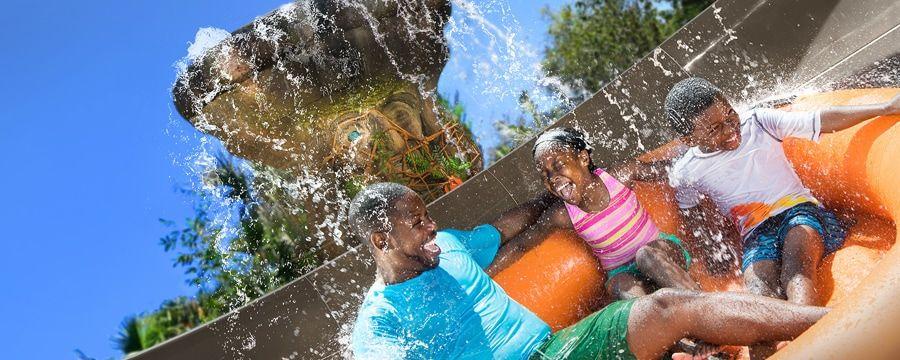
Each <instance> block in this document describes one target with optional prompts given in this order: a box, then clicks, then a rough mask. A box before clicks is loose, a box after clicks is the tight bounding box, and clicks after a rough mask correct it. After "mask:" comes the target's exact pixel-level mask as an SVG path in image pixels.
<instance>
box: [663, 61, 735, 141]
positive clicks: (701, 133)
mask: <svg viewBox="0 0 900 360" xmlns="http://www.w3.org/2000/svg"><path fill="white" fill-rule="evenodd" d="M666 117H667V118H668V120H669V124H670V125H671V126H672V129H674V130H675V131H676V132H678V134H679V136H680V137H681V141H682V142H684V143H685V144H686V145H688V146H697V147H700V149H701V150H704V151H717V150H734V149H736V148H737V147H738V146H739V145H740V144H741V129H740V121H741V120H740V118H739V117H738V114H737V112H735V111H734V109H733V108H732V107H731V104H729V103H728V99H726V98H725V95H724V94H723V93H722V90H719V88H717V87H716V86H715V85H713V84H711V83H710V82H709V81H706V80H705V79H702V78H698V77H693V78H688V79H684V80H681V81H679V82H678V83H677V84H675V86H673V87H672V90H670V91H669V95H668V96H666Z"/></svg>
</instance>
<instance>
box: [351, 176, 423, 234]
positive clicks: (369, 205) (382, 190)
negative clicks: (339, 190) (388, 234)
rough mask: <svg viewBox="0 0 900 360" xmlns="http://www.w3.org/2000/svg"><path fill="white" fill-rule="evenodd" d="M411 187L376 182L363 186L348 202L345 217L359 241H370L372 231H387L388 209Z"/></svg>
mask: <svg viewBox="0 0 900 360" xmlns="http://www.w3.org/2000/svg"><path fill="white" fill-rule="evenodd" d="M412 192H413V191H412V189H410V188H408V187H406V186H403V185H400V184H395V183H387V182H383V183H376V184H372V185H369V186H366V187H365V188H363V189H362V190H361V191H360V192H359V193H358V194H356V196H355V197H353V200H352V201H351V202H350V209H349V210H348V211H347V218H348V221H349V222H350V231H351V232H353V235H355V236H356V237H357V238H359V239H360V241H362V242H364V243H367V244H368V243H370V241H369V237H371V236H372V233H373V232H378V231H389V230H390V220H389V219H388V216H389V215H390V210H391V209H393V208H394V204H396V203H397V200H399V199H400V198H401V197H403V195H406V194H409V193H412Z"/></svg>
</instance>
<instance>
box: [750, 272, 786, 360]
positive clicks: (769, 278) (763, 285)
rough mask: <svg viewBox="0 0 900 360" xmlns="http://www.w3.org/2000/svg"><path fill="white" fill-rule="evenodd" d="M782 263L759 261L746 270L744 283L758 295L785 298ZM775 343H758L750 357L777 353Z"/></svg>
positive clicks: (753, 347) (752, 348) (764, 356)
mask: <svg viewBox="0 0 900 360" xmlns="http://www.w3.org/2000/svg"><path fill="white" fill-rule="evenodd" d="M780 265H781V264H779V263H778V262H776V261H774V260H762V261H757V262H755V263H753V264H752V265H750V266H749V267H748V268H747V270H746V271H744V283H745V284H746V285H747V290H749V291H750V293H753V294H756V295H762V296H767V297H771V298H775V299H784V295H783V294H784V292H782V290H781V282H780V281H779V274H780V272H781V266H780ZM775 345H776V344H775V343H764V344H756V345H755V346H751V347H750V358H751V359H753V360H756V359H766V358H768V357H770V356H772V354H774V353H775V351H776V348H775Z"/></svg>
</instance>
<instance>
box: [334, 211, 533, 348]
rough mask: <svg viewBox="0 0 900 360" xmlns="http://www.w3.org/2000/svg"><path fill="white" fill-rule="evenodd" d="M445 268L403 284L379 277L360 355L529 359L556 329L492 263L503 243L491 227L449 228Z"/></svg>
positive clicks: (355, 341) (362, 320)
mask: <svg viewBox="0 0 900 360" xmlns="http://www.w3.org/2000/svg"><path fill="white" fill-rule="evenodd" d="M435 242H436V243H437V244H438V246H440V247H441V254H440V256H439V259H440V261H439V262H438V266H437V267H436V268H434V269H432V270H428V271H426V272H424V273H422V274H421V275H419V276H417V277H415V278H412V279H409V280H407V281H404V282H402V283H399V284H391V285H384V283H382V282H381V281H378V282H376V283H375V284H374V285H372V288H371V289H369V292H368V293H367V294H366V298H365V300H364V301H363V304H362V306H360V310H359V315H358V317H357V319H356V325H355V326H354V328H353V335H352V339H351V347H352V349H353V353H354V356H355V357H356V358H357V359H457V358H466V359H491V358H494V359H526V358H528V357H529V356H531V354H532V353H533V352H534V351H535V350H536V349H537V348H538V346H539V345H540V344H541V342H542V341H543V340H544V339H545V338H547V336H548V335H549V334H550V327H549V326H547V324H546V323H544V322H543V321H541V319H540V318H538V317H537V316H536V315H534V313H532V312H531V311H529V310H528V309H526V308H525V307H523V306H522V305H519V303H517V302H515V301H514V300H512V299H510V298H509V296H508V295H506V292H504V291H503V289H502V288H500V286H499V285H497V283H495V282H494V280H492V279H491V278H490V277H489V276H488V275H487V273H485V272H484V268H486V267H487V266H488V265H490V263H491V261H493V260H494V256H496V255H497V249H498V248H499V246H500V233H499V232H498V231H497V229H496V228H494V227H493V226H491V225H481V226H478V227H476V228H475V229H473V230H472V231H459V230H443V231H439V232H438V233H437V238H436V239H435Z"/></svg>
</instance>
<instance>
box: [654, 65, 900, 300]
mask: <svg viewBox="0 0 900 360" xmlns="http://www.w3.org/2000/svg"><path fill="white" fill-rule="evenodd" d="M665 106H666V115H667V117H668V120H669V123H670V125H671V126H672V128H673V129H674V130H675V131H676V132H678V134H679V135H680V139H681V141H682V142H684V144H686V145H687V146H689V147H690V149H688V151H687V152H686V153H685V154H684V155H683V156H682V157H681V158H680V159H678V160H676V161H675V162H674V163H673V165H672V168H671V170H670V173H669V182H670V184H671V185H672V186H673V187H674V188H675V189H676V199H677V201H678V206H679V207H680V208H681V209H682V214H683V215H684V220H685V226H686V227H687V228H688V229H689V230H691V231H688V232H689V233H690V232H692V230H693V229H696V228H697V227H702V224H700V222H702V221H703V220H702V217H701V216H697V215H699V214H698V211H697V209H698V207H697V205H698V204H699V203H700V200H701V198H702V197H709V198H710V199H711V200H712V201H713V202H714V203H715V204H716V206H717V207H718V209H719V211H720V212H722V213H723V214H724V215H725V216H726V217H729V218H730V219H731V220H733V221H734V222H735V225H736V226H737V228H738V231H739V233H740V234H741V237H742V241H743V245H744V246H743V248H744V249H743V260H742V264H741V270H742V271H743V276H744V281H745V283H746V285H747V287H748V289H749V290H750V291H751V292H753V293H756V294H760V295H766V296H771V297H775V298H782V299H784V298H786V299H787V300H788V301H791V302H794V303H798V304H804V305H814V304H816V303H817V302H818V297H817V295H816V292H815V284H814V280H815V273H816V269H817V268H818V265H819V261H820V260H821V259H822V257H823V256H824V255H826V254H828V253H830V252H833V251H835V250H837V249H838V248H840V246H841V245H842V244H843V241H844V236H845V229H844V228H843V227H842V226H841V224H840V223H839V221H838V220H837V218H836V217H835V215H834V214H833V213H831V212H830V211H828V210H826V209H825V208H823V207H822V206H821V205H820V203H819V201H818V200H816V198H815V197H813V195H812V194H811V193H810V191H809V189H807V188H806V187H804V186H803V184H802V183H801V182H800V179H799V178H798V177H797V174H796V173H795V172H794V170H793V168H792V167H791V164H790V163H789V162H788V160H787V158H786V157H785V155H784V150H783V149H782V147H781V141H782V139H784V138H785V137H800V138H807V139H811V140H813V141H818V139H819V135H820V134H822V133H830V132H835V131H839V130H843V129H846V128H849V127H851V126H853V125H856V124H858V123H860V122H862V121H863V120H865V119H869V118H872V117H875V116H879V115H889V114H898V113H900V95H898V96H896V97H894V98H893V99H892V100H891V101H889V102H886V103H881V104H874V105H861V106H834V107H830V108H827V109H824V110H820V111H816V112H785V111H779V110H773V109H756V110H750V111H747V112H745V113H741V114H738V113H737V112H736V111H735V110H734V109H733V108H732V107H731V105H730V104H729V103H728V99H726V98H725V96H724V95H723V93H722V92H721V90H719V89H718V88H716V87H715V86H714V85H713V84H711V83H709V82H708V81H706V80H704V79H701V78H689V79H685V80H682V81H680V82H679V83H678V84H676V85H675V86H674V87H673V88H672V90H671V91H670V92H669V95H668V96H667V97H666V105H665Z"/></svg>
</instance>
